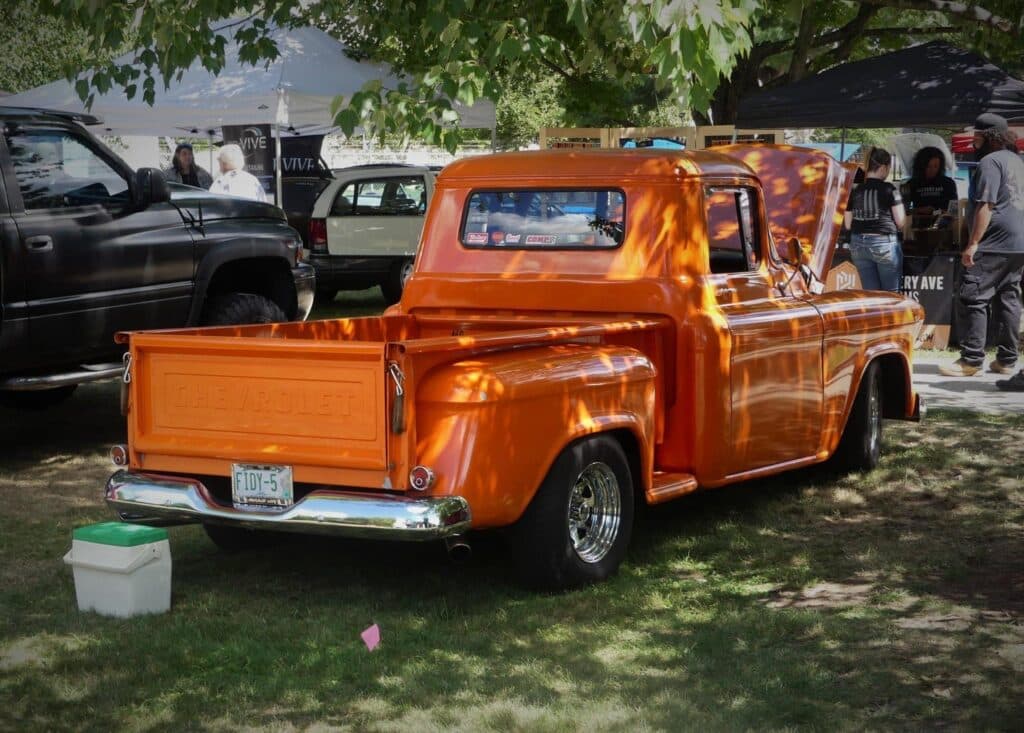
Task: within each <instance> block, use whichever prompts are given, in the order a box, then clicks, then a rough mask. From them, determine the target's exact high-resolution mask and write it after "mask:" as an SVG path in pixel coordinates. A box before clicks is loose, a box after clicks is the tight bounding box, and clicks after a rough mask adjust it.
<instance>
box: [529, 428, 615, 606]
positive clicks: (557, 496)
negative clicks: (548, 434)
mask: <svg viewBox="0 0 1024 733" xmlns="http://www.w3.org/2000/svg"><path fill="white" fill-rule="evenodd" d="M585 472H586V474H585ZM594 478H596V479H597V481H598V483H600V482H601V481H602V480H606V479H611V478H614V482H613V483H614V486H609V487H607V493H608V495H609V496H611V494H613V493H614V494H617V507H609V504H608V502H603V501H601V500H600V499H599V498H597V495H598V494H601V493H605V492H604V490H602V491H595V490H594V489H593V488H591V489H590V495H591V497H593V498H595V500H596V501H595V504H598V505H604V506H605V507H606V508H608V509H609V511H607V512H604V513H602V512H599V511H595V510H594V509H593V508H591V509H587V510H586V512H585V514H586V515H589V519H590V521H591V525H590V528H589V529H587V530H586V531H587V534H586V535H583V534H581V532H580V530H581V529H582V528H585V525H586V522H585V521H582V520H583V518H584V515H582V514H581V513H580V512H581V510H583V509H584V505H582V504H580V503H578V502H579V500H580V499H581V498H585V496H586V491H587V487H593V486H595V483H594V482H593V480H592V479H594ZM581 486H582V487H584V488H583V489H582V491H579V489H578V487H581ZM574 502H576V508H575V509H574V506H573V505H574ZM615 511H617V513H618V522H617V523H615V522H613V521H611V520H609V519H606V518H603V517H610V516H611V515H612V514H614V512H615ZM574 512H575V513H576V514H575V517H574V515H573V513H574ZM633 512H634V506H633V477H632V475H631V474H630V470H629V461H628V460H627V459H626V454H625V453H624V452H623V450H622V446H621V445H619V443H618V441H616V440H615V439H613V438H611V437H609V436H606V435H595V436H591V437H588V438H584V439H582V440H579V441H577V442H575V443H573V444H572V445H570V446H568V447H567V448H566V449H565V450H564V451H562V453H561V454H560V455H559V456H558V458H557V459H555V462H554V464H553V465H552V466H551V469H550V470H549V471H548V475H547V476H546V477H545V478H544V482H543V483H542V484H541V486H540V488H539V489H538V490H537V493H536V495H535V496H534V497H533V501H532V502H530V505H529V507H527V509H526V512H525V513H524V514H523V516H522V518H521V519H520V520H519V522H517V523H516V525H515V527H513V529H512V537H511V538H512V541H513V546H514V551H515V554H516V562H517V564H518V565H519V570H520V573H521V575H522V577H523V580H524V581H525V582H527V583H528V584H529V585H533V586H538V587H542V588H549V589H557V590H561V589H566V588H575V587H578V586H581V585H586V584H588V583H595V582H598V581H602V580H605V579H606V578H608V577H610V576H612V575H614V574H615V573H616V571H618V569H619V565H620V564H621V563H622V560H623V558H624V557H625V555H626V548H627V547H628V546H629V540H630V537H631V535H632V532H633ZM612 524H614V529H610V527H611V526H612ZM573 527H575V528H576V530H577V532H576V534H577V536H576V538H575V540H574V537H573ZM588 542H590V543H592V544H589V545H588ZM588 550H591V551H588Z"/></svg>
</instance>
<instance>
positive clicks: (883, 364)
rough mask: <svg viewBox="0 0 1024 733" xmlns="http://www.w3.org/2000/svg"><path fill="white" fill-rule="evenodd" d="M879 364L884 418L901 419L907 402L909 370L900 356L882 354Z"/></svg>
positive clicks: (878, 359)
mask: <svg viewBox="0 0 1024 733" xmlns="http://www.w3.org/2000/svg"><path fill="white" fill-rule="evenodd" d="M873 361H875V362H876V363H877V364H878V380H879V386H880V387H881V388H882V417H885V418H891V419H900V418H902V417H903V416H904V410H905V405H906V402H907V391H908V387H909V385H908V384H907V369H906V364H905V362H904V361H903V357H902V356H900V355H899V354H882V355H881V356H879V357H877V358H875V359H874V360H873Z"/></svg>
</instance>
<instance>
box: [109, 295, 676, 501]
mask: <svg viewBox="0 0 1024 733" xmlns="http://www.w3.org/2000/svg"><path fill="white" fill-rule="evenodd" d="M666 323H667V321H666V320H665V319H659V318H635V319H633V318H630V319H626V320H622V319H607V320H594V319H592V318H591V319H582V318H572V317H566V318H564V319H558V320H552V319H551V318H550V317H547V318H543V319H542V318H540V317H530V316H512V315H505V316H500V315H494V314H472V313H471V314H465V313H461V314H458V315H452V314H436V315H429V316H420V315H394V316H378V317H369V318H354V319H337V320H329V321H311V322H305V323H285V324H263V325H252V326H228V327H214V328H201V329H178V330H171V331H151V332H142V333H132V334H123V335H122V336H121V338H122V340H127V341H128V343H129V353H130V358H131V368H130V374H131V376H130V382H129V384H128V401H127V409H128V424H129V447H130V464H131V466H132V468H136V469H141V470H146V471H155V472H162V473H181V474H187V475H201V476H228V475H230V472H231V466H232V464H235V463H247V464H267V465H288V466H291V467H292V469H293V475H294V478H295V481H296V483H304V484H328V485H337V486H348V487H360V488H366V489H400V488H402V487H403V485H404V482H405V480H406V479H405V476H406V475H407V474H408V470H409V467H410V465H409V464H410V461H411V460H412V458H413V457H414V446H415V435H414V432H415V431H414V412H415V401H414V399H413V398H412V395H414V394H415V384H416V380H417V378H418V377H422V376H423V375H425V374H426V373H427V372H428V371H429V370H430V369H432V368H433V367H435V366H438V365H439V364H443V363H449V362H452V361H455V360H458V359H463V358H465V357H467V356H471V355H480V354H487V353H493V352H498V351H507V350H509V349H523V348H528V347H530V346H544V345H551V344H558V343H571V342H575V343H593V344H597V343H609V342H610V341H609V339H612V342H614V343H623V340H624V341H625V342H627V343H630V342H633V343H636V344H638V345H641V342H643V343H648V342H650V343H649V344H648V347H649V348H654V347H653V346H651V344H654V340H652V339H651V338H650V334H651V333H652V332H653V331H654V330H655V329H657V328H658V327H659V326H664V325H666ZM644 334H647V335H646V336H645V335H644ZM657 343H658V344H660V343H661V342H660V340H659V341H657ZM659 348H660V347H659ZM399 379H400V380H401V382H402V384H401V387H402V389H401V391H402V396H399V390H398V386H399V385H398V384H397V381H398V380H399ZM396 403H400V404H396Z"/></svg>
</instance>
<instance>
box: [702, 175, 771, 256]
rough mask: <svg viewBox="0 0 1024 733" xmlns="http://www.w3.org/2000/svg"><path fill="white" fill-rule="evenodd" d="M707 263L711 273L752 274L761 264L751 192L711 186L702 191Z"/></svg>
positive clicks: (754, 203) (750, 190)
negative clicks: (706, 238) (705, 221)
mask: <svg viewBox="0 0 1024 733" xmlns="http://www.w3.org/2000/svg"><path fill="white" fill-rule="evenodd" d="M705 200H706V202H707V224H708V264H709V267H710V269H711V272H713V273H725V272H751V271H753V270H756V269H757V268H758V265H759V264H760V262H761V243H760V240H759V237H758V233H757V227H756V225H755V212H756V208H757V203H756V201H757V199H756V198H755V194H754V192H753V190H752V189H749V188H732V187H711V188H708V189H706V191H705Z"/></svg>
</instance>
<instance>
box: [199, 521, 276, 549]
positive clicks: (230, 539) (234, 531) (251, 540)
mask: <svg viewBox="0 0 1024 733" xmlns="http://www.w3.org/2000/svg"><path fill="white" fill-rule="evenodd" d="M203 529H204V530H206V536H207V537H209V538H210V541H211V542H213V544H215V545H217V547H218V548H220V549H221V550H223V551H224V552H228V553H235V552H247V551H249V550H260V549H263V548H265V547H274V546H276V545H278V544H280V543H281V535H280V533H278V532H266V531H261V530H258V529H245V528H243V527H227V526H225V525H223V524H204V525H203Z"/></svg>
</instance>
